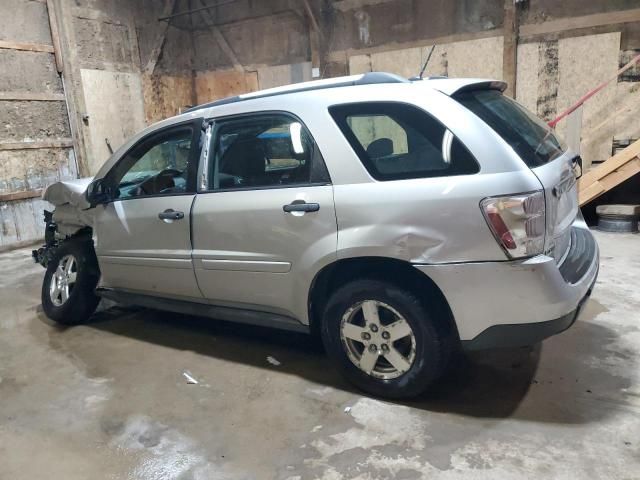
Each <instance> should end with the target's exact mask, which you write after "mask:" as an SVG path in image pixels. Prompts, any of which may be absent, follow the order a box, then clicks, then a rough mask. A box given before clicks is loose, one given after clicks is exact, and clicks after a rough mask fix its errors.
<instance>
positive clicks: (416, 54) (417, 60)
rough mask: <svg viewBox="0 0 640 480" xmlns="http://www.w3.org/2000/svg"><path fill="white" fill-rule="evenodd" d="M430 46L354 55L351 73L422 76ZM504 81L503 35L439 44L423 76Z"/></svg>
mask: <svg viewBox="0 0 640 480" xmlns="http://www.w3.org/2000/svg"><path fill="white" fill-rule="evenodd" d="M430 50H431V45H426V46H422V47H411V48H405V49H400V50H392V51H387V52H378V53H371V54H366V55H354V56H352V57H350V58H349V73H351V74H356V73H364V72H368V71H384V72H391V73H396V74H398V75H401V76H403V77H412V76H415V75H417V74H418V73H420V69H421V68H422V65H423V63H424V61H425V60H426V58H427V56H428V54H429V51H430ZM432 75H447V76H449V77H483V78H493V79H501V78H502V36H498V37H491V38H481V39H476V40H467V41H462V42H453V43H446V44H441V45H436V48H435V49H434V51H433V54H432V55H431V59H430V60H429V64H428V65H427V69H426V70H425V73H424V76H425V77H427V76H432Z"/></svg>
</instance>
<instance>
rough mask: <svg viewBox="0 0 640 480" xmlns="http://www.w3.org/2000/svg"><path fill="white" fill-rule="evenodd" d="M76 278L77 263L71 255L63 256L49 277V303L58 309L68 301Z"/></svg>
mask: <svg viewBox="0 0 640 480" xmlns="http://www.w3.org/2000/svg"><path fill="white" fill-rule="evenodd" d="M77 277H78V262H77V261H76V259H75V257H74V256H73V255H65V256H64V257H62V258H61V259H60V262H59V263H58V268H56V271H55V272H54V273H53V276H52V277H51V284H50V285H49V297H50V298H51V302H52V303H53V304H54V305H55V306H56V307H59V306H61V305H63V304H64V303H65V302H66V301H67V300H69V295H70V294H71V291H72V290H73V288H74V287H75V284H76V280H77Z"/></svg>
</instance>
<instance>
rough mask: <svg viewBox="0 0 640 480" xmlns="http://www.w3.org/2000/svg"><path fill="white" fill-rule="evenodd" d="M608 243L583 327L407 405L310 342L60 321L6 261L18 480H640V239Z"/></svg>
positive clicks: (5, 359) (126, 321)
mask: <svg viewBox="0 0 640 480" xmlns="http://www.w3.org/2000/svg"><path fill="white" fill-rule="evenodd" d="M597 238H598V241H599V243H600V246H601V250H602V252H601V253H602V265H601V273H600V277H599V279H598V283H597V285H596V288H595V291H594V294H593V297H592V299H591V300H590V301H589V303H588V304H587V307H586V310H585V311H584V313H583V315H582V317H581V318H580V319H579V321H578V322H577V323H576V324H575V325H574V326H573V327H572V328H571V329H570V330H569V331H567V332H565V333H563V334H561V335H559V336H556V337H554V338H552V339H549V340H548V341H546V342H544V343H543V344H542V345H539V346H536V347H533V348H527V349H518V350H508V351H500V352H484V353H478V354H476V355H474V356H473V357H472V358H470V359H468V360H467V361H464V362H461V363H460V364H459V365H458V366H457V367H456V369H455V370H454V371H453V372H451V374H450V375H449V376H448V377H447V378H446V379H444V380H443V381H442V382H441V383H440V384H439V385H437V386H436V387H435V388H434V389H433V390H432V391H431V393H429V394H428V395H426V396H424V397H422V398H420V399H417V400H414V401H411V402H406V403H390V402H385V401H379V400H375V399H371V398H367V397H365V396H363V395H361V394H360V393H359V392H357V391H354V390H353V389H352V388H351V387H350V386H349V385H347V384H346V383H345V382H344V381H343V380H342V379H341V378H340V377H339V376H338V375H337V374H336V373H335V371H334V370H333V369H332V368H331V367H330V366H329V365H328V364H327V359H326V358H325V356H324V354H323V353H322V350H321V348H319V347H318V346H317V345H316V344H315V343H314V342H313V341H312V340H311V339H309V338H307V337H305V336H300V335H293V334H290V333H282V332H275V331H269V330H265V329H259V328H252V327H244V326H237V325H231V324H226V323H218V322H214V321H211V320H203V319H197V318H191V317H185V316H179V315H174V314H165V313H158V312H153V311H149V310H135V309H123V308H117V307H116V308H111V309H108V310H105V311H102V312H101V313H99V314H98V315H97V316H96V318H95V320H94V321H93V322H92V323H91V324H89V325H86V326H80V327H74V328H60V327H57V326H54V325H52V324H51V323H50V322H49V321H48V320H46V319H45V317H44V316H43V314H42V311H41V307H40V300H39V294H40V282H41V280H42V276H43V273H44V272H43V270H42V268H41V267H40V266H38V265H34V264H33V263H30V259H29V251H28V250H25V249H23V250H17V251H14V252H10V253H4V254H1V255H0V272H2V273H1V274H0V405H1V407H0V459H2V461H1V462H0V478H2V479H5V478H6V479H12V480H19V479H34V478H45V477H47V478H61V479H62V478H64V479H65V480H73V479H83V480H84V479H87V478H96V479H97V478H109V479H120V478H123V479H124V478H136V479H181V480H185V479H194V480H197V479H289V480H294V479H309V478H320V479H327V480H328V479H342V478H359V479H375V478H403V479H414V478H415V479H417V478H436V479H451V478H473V479H478V478H501V479H507V478H508V479H525V478H535V479H538V478H590V479H596V478H598V479H605V478H612V479H613V478H615V479H622V478H624V479H638V478H640V435H639V433H640V368H639V362H640V313H639V312H640V293H639V292H638V288H637V285H638V278H640V237H638V236H632V235H615V234H601V233H598V234H597ZM269 357H271V359H270V358H269ZM184 372H188V373H189V374H190V375H191V376H192V377H193V378H195V379H196V380H197V381H198V382H199V383H197V384H190V383H188V381H187V378H186V377H185V376H184V375H183V373H184Z"/></svg>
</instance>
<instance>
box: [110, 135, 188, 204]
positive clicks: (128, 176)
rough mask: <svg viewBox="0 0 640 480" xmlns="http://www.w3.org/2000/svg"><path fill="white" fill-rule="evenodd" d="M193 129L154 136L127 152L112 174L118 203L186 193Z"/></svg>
mask: <svg viewBox="0 0 640 480" xmlns="http://www.w3.org/2000/svg"><path fill="white" fill-rule="evenodd" d="M192 139H193V129H192V128H191V127H183V128H180V129H177V130H172V131H170V132H167V133H161V134H159V135H154V136H153V137H151V138H150V139H148V140H146V141H143V142H142V143H141V144H139V145H138V146H136V147H134V148H133V149H132V150H130V151H129V152H128V153H127V154H126V155H125V157H124V158H123V159H122V160H121V161H120V163H119V164H118V165H117V166H116V168H115V169H114V171H113V173H112V181H113V183H114V184H115V185H116V187H117V190H116V192H117V196H118V198H119V199H127V198H134V197H142V196H150V195H166V194H172V193H185V192H187V191H189V190H188V186H187V181H188V177H189V170H190V168H189V164H190V160H191V149H192V145H191V144H192Z"/></svg>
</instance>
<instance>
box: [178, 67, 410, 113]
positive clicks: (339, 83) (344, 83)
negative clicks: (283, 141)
mask: <svg viewBox="0 0 640 480" xmlns="http://www.w3.org/2000/svg"><path fill="white" fill-rule="evenodd" d="M379 83H409V80H407V79H406V78H402V77H400V76H399V75H395V74H393V73H386V72H369V73H364V74H362V75H351V76H348V77H337V78H329V79H326V80H315V81H311V82H302V83H297V84H293V85H285V86H283V87H275V88H269V89H267V90H258V91H257V92H251V93H246V94H243V95H236V96H235V97H227V98H222V99H220V100H215V101H213V102H209V103H203V104H202V105H197V106H195V107H191V108H189V109H187V110H185V111H184V112H182V113H188V112H193V111H196V110H201V109H203V108H210V107H218V106H220V105H227V104H229V103H236V102H241V101H243V100H251V99H254V98H265V97H273V96H276V95H285V94H287V93H296V92H308V91H311V90H322V89H325V88H338V87H349V86H355V85H374V84H379Z"/></svg>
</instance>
